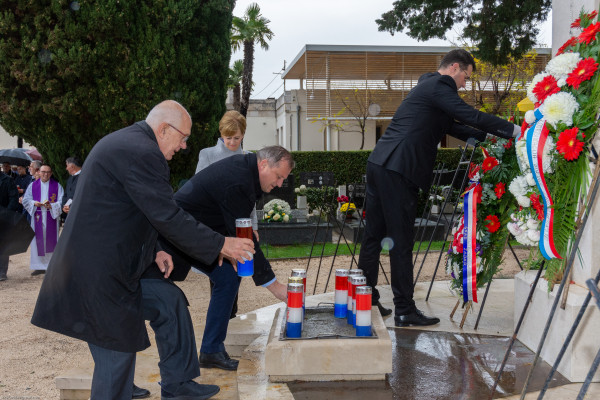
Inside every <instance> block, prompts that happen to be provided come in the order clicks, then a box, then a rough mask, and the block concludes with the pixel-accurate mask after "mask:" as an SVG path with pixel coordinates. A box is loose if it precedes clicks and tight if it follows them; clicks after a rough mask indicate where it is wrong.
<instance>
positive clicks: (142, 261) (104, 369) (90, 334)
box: [31, 100, 254, 400]
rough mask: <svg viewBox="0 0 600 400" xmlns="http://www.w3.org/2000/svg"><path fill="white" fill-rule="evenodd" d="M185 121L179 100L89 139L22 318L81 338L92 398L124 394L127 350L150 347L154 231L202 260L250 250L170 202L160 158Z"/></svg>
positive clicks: (116, 399)
mask: <svg viewBox="0 0 600 400" xmlns="http://www.w3.org/2000/svg"><path fill="white" fill-rule="evenodd" d="M191 127H192V119H191V117H190V115H189V114H188V112H187V111H186V110H185V108H183V106H182V105H181V104H179V103H177V102H175V101H172V100H167V101H164V102H162V103H160V104H158V105H157V106H155V107H154V108H153V109H152V110H151V111H150V113H149V114H148V116H147V117H146V120H145V121H140V122H137V123H135V124H133V125H131V126H129V127H126V128H124V129H121V130H119V131H116V132H113V133H111V134H109V135H107V136H105V137H104V138H102V139H101V140H100V141H99V142H98V143H96V145H95V146H94V148H93V149H92V151H91V152H90V154H89V156H88V157H87V159H86V162H85V166H84V167H83V169H82V171H81V176H80V177H79V180H78V182H77V188H76V190H75V199H76V201H75V202H74V203H73V205H72V207H71V209H70V211H69V218H68V219H67V222H66V223H65V227H64V229H63V232H62V235H61V237H60V240H59V241H58V243H57V245H56V249H55V252H54V256H53V257H52V260H51V262H50V265H49V267H48V272H47V274H46V277H45V279H44V281H43V283H42V287H41V289H40V293H39V296H38V300H37V303H36V306H35V310H34V313H33V317H32V319H31V322H32V323H33V324H34V325H37V326H39V327H41V328H44V329H48V330H51V331H55V332H58V333H61V334H64V335H67V336H70V337H73V338H76V339H81V340H84V341H86V342H87V343H88V346H89V347H90V351H91V353H92V357H93V359H94V363H95V367H94V375H93V379H92V393H91V398H92V399H94V400H130V399H131V397H132V388H133V376H134V369H135V354H136V352H138V351H141V350H143V349H145V348H147V347H148V346H149V345H150V341H149V339H148V333H147V332H146V325H145V322H144V315H143V307H142V289H141V286H140V277H141V275H142V273H143V272H144V271H145V269H146V267H147V266H148V265H150V263H151V262H152V260H153V259H155V255H156V261H157V264H158V265H159V267H160V270H161V272H162V273H164V276H165V277H168V276H169V274H170V273H171V270H172V268H173V263H172V260H171V258H170V257H168V256H165V253H164V252H159V254H157V252H156V250H157V249H155V245H156V239H157V237H158V234H159V233H160V234H161V235H162V236H164V237H165V238H166V239H167V240H169V241H170V242H172V243H174V244H175V245H176V246H178V247H179V248H180V249H182V250H184V251H185V252H187V253H188V254H190V255H191V256H193V257H194V258H196V259H198V260H202V261H203V262H206V263H207V264H212V263H213V262H214V261H215V260H219V261H217V263H220V261H221V259H222V257H228V258H231V259H235V260H239V261H242V260H243V258H242V257H243V256H244V255H246V256H247V254H248V252H251V253H253V252H254V243H253V242H252V241H251V240H249V239H237V238H232V237H225V236H223V235H221V234H219V233H217V232H214V231H212V230H211V229H209V228H207V227H206V226H205V225H203V224H200V223H198V222H197V221H196V220H195V219H194V218H193V217H192V216H191V215H189V214H188V213H186V212H185V211H183V210H182V209H180V208H179V207H177V204H175V201H174V200H173V190H172V188H171V185H170V183H169V166H168V164H167V161H169V160H171V158H172V157H173V155H174V154H175V153H176V152H177V151H179V150H180V149H182V148H183V149H185V148H186V141H187V139H188V137H189V136H190V132H191ZM218 391H219V387H218V386H215V385H199V384H198V383H196V382H194V381H184V380H182V381H181V382H179V383H178V384H177V385H172V386H169V387H162V389H161V392H162V394H161V397H162V398H171V399H177V398H186V399H190V400H191V399H206V398H209V397H211V396H212V395H214V394H216V393H217V392H218Z"/></svg>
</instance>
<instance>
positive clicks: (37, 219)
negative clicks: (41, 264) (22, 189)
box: [31, 179, 58, 257]
mask: <svg viewBox="0 0 600 400" xmlns="http://www.w3.org/2000/svg"><path fill="white" fill-rule="evenodd" d="M31 197H33V200H34V201H37V202H39V201H41V198H42V184H41V179H38V180H37V181H35V182H33V183H32V184H31ZM57 199H58V181H56V180H54V179H50V181H49V182H48V201H49V202H50V203H56V200H57ZM42 211H44V212H46V245H45V246H44V234H43V232H44V222H43V219H42ZM33 221H34V226H35V233H36V235H35V243H36V244H37V251H38V256H40V257H43V256H45V255H46V252H48V253H52V252H53V251H54V248H55V247H56V241H57V229H56V227H57V224H58V221H57V220H55V219H54V218H52V214H51V213H50V210H47V209H45V208H41V207H36V209H35V213H34V214H33ZM40 233H41V234H40ZM44 249H45V250H44Z"/></svg>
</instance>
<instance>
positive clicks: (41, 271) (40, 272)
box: [31, 269, 46, 276]
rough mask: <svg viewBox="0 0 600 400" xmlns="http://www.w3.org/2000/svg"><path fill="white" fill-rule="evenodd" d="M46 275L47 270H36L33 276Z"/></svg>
mask: <svg viewBox="0 0 600 400" xmlns="http://www.w3.org/2000/svg"><path fill="white" fill-rule="evenodd" d="M45 273H46V270H45V269H34V270H33V272H32V273H31V276H37V275H42V274H45Z"/></svg>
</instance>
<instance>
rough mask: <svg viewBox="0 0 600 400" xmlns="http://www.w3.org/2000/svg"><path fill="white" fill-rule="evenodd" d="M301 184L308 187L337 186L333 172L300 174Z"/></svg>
mask: <svg viewBox="0 0 600 400" xmlns="http://www.w3.org/2000/svg"><path fill="white" fill-rule="evenodd" d="M300 184H301V185H306V187H322V186H335V180H334V177H333V172H328V171H324V172H300Z"/></svg>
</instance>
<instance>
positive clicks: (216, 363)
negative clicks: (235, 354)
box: [200, 351, 239, 371]
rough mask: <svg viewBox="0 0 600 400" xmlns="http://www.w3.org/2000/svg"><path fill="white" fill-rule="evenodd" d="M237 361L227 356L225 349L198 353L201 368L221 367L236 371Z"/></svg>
mask: <svg viewBox="0 0 600 400" xmlns="http://www.w3.org/2000/svg"><path fill="white" fill-rule="evenodd" d="M238 364H239V361H238V360H234V359H232V358H230V357H229V354H227V352H226V351H222V352H220V353H200V367H201V368H221V369H225V370H227V371H236V370H237V368H238Z"/></svg>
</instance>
